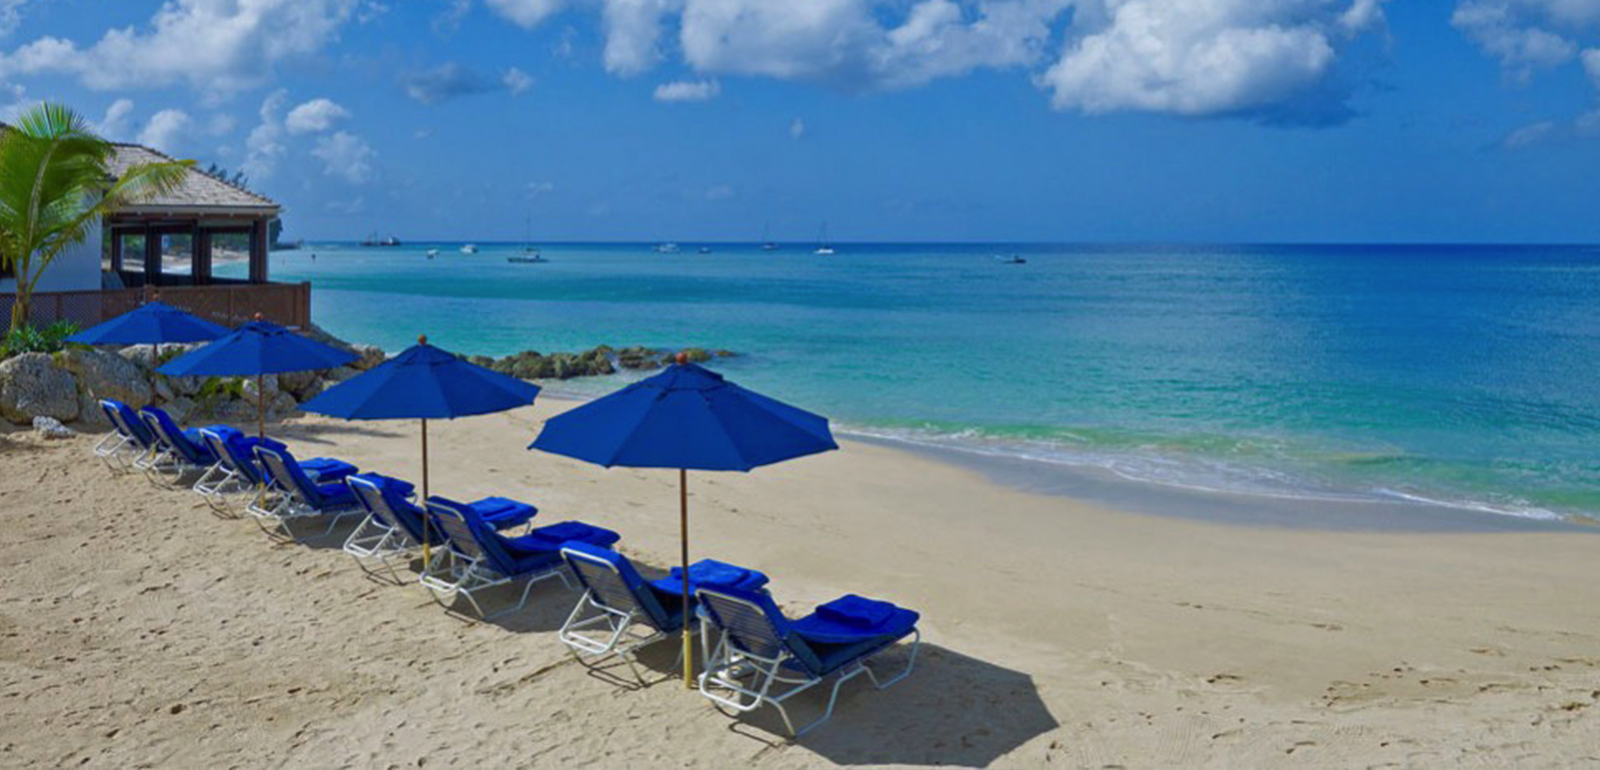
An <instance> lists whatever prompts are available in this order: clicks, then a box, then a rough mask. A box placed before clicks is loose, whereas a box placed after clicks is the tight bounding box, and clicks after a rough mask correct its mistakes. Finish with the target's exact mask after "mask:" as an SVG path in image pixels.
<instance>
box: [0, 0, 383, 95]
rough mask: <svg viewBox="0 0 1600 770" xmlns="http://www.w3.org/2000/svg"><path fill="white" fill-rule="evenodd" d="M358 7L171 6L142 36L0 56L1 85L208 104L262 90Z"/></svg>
mask: <svg viewBox="0 0 1600 770" xmlns="http://www.w3.org/2000/svg"><path fill="white" fill-rule="evenodd" d="M356 1H357V0H168V2H165V3H163V4H162V5H161V7H160V8H159V9H158V10H157V11H156V12H155V15H154V16H153V17H151V19H150V22H149V24H148V25H147V26H146V27H145V28H144V29H138V28H135V27H124V28H121V29H112V30H108V31H107V32H106V33H105V35H104V36H103V37H101V38H100V40H99V41H98V42H96V43H94V44H93V45H91V46H88V47H85V48H79V47H78V46H77V44H75V43H73V42H71V41H68V40H63V39H60V38H56V37H49V36H46V37H41V38H39V39H37V40H34V41H33V42H31V43H28V44H27V45H24V46H22V47H21V48H18V49H17V50H15V51H13V52H12V53H10V54H9V55H4V56H0V77H5V76H13V75H18V74H36V73H58V74H65V75H71V76H75V77H77V78H78V79H79V80H80V81H81V82H82V83H83V84H84V85H85V86H87V87H89V88H93V89H97V90H116V89H127V88H156V87H165V86H170V85H174V84H179V83H184V84H188V85H189V86H191V87H193V88H195V89H197V90H200V91H202V92H203V93H205V94H206V95H207V96H209V97H213V98H219V97H223V96H227V95H228V94H231V93H234V92H237V91H240V90H243V89H247V88H252V87H255V86H259V85H261V84H262V83H264V82H266V81H267V79H268V77H269V76H270V74H271V72H272V69H273V67H274V65H276V64H277V63H278V62H280V61H282V60H285V59H289V58H293V57H297V56H303V55H306V54H311V53H314V52H316V51H318V50H321V49H322V47H323V46H325V45H327V44H328V43H329V42H331V41H332V40H333V39H334V38H335V37H336V36H337V34H338V30H339V28H340V27H341V26H342V25H343V24H344V23H345V21H346V20H347V19H348V18H349V17H350V15H351V11H352V10H353V9H354V8H355V5H356Z"/></svg>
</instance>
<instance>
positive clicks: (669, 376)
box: [529, 363, 839, 471]
mask: <svg viewBox="0 0 1600 770" xmlns="http://www.w3.org/2000/svg"><path fill="white" fill-rule="evenodd" d="M529 448H531V449H540V450H543V451H546V452H552V453H554V454H559V455H566V456H568V457H576V458H578V459H579V460H584V461H587V462H591V463H594V464H596V465H604V466H606V467H607V468H610V467H612V466H617V465H620V466H623V467H628V468H679V469H687V470H705V471H748V470H750V469H751V468H756V467H759V466H762V465H770V464H772V463H776V462H782V461H784V460H788V459H792V458H795V457H801V456H804V455H809V454H816V453H817V452H826V451H828V450H830V449H838V448H839V445H838V444H836V443H834V440H833V434H832V433H831V432H830V431H829V430H828V418H826V417H822V416H820V415H815V414H812V413H810V412H807V411H805V410H803V409H797V408H795V407H792V406H789V405H788V404H785V403H782V402H779V401H774V400H773V399H770V398H767V397H766V396H763V395H761V394H760V393H756V392H754V391H750V390H746V389H744V388H741V387H739V386H738V385H735V384H734V383H731V382H728V381H727V380H725V379H723V378H722V375H720V374H717V373H716V372H713V371H711V370H709V369H706V368H704V367H701V366H699V365H697V364H690V363H679V364H675V365H673V366H670V367H668V368H667V369H666V371H663V372H662V373H660V374H657V375H655V376H653V377H649V378H647V379H644V380H640V381H639V382H636V383H634V384H632V385H629V386H627V387H625V388H623V389H622V390H619V391H617V392H615V393H612V394H610V395H608V396H604V397H602V398H598V399H595V400H594V401H591V402H589V403H587V404H584V405H583V406H580V407H577V408H576V409H572V410H571V411H568V412H566V413H565V414H562V415H559V416H556V417H552V418H550V420H549V421H547V422H546V423H545V425H544V430H543V431H542V432H540V434H539V437H538V438H537V439H535V440H534V442H533V444H531V445H530V446H529Z"/></svg>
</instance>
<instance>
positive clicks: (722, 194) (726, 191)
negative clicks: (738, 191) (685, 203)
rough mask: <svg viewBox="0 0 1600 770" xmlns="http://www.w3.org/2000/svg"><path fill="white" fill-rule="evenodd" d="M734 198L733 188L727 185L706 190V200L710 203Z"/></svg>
mask: <svg viewBox="0 0 1600 770" xmlns="http://www.w3.org/2000/svg"><path fill="white" fill-rule="evenodd" d="M732 197H733V188H732V187H729V186H727V185H725V184H719V185H717V186H715V187H711V188H708V189H707V190H706V200H708V201H725V200H727V199H729V198H732Z"/></svg>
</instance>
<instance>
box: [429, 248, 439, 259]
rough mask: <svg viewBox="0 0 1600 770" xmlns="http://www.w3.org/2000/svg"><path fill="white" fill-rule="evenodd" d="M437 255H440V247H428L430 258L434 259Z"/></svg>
mask: <svg viewBox="0 0 1600 770" xmlns="http://www.w3.org/2000/svg"><path fill="white" fill-rule="evenodd" d="M437 256H439V250H438V249H428V259H433V258H434V257H437Z"/></svg>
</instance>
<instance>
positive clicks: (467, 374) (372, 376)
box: [300, 337, 539, 548]
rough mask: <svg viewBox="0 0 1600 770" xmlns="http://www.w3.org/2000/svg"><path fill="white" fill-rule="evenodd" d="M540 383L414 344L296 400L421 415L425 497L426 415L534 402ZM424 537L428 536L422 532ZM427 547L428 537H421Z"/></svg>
mask: <svg viewBox="0 0 1600 770" xmlns="http://www.w3.org/2000/svg"><path fill="white" fill-rule="evenodd" d="M538 395H539V386H538V385H534V384H533V383H530V382H524V381H522V380H519V379H517V378H515V377H512V376H510V375H505V374H501V373H499V372H496V371H491V370H489V369H485V368H483V367H481V366H478V365H477V364H473V363H470V362H468V361H465V360H463V359H461V358H460V357H458V356H456V355H455V354H453V353H450V352H447V351H444V350H440V349H439V348H436V347H434V346H432V345H429V344H428V338H427V337H419V338H418V339H417V344H416V345H414V346H412V347H409V348H407V349H406V350H405V351H404V352H402V353H401V354H400V355H397V356H395V357H394V358H391V359H389V360H388V361H385V362H383V363H382V364H381V365H379V366H376V367H374V368H373V369H372V370H371V371H369V372H366V373H365V374H362V375H361V376H359V377H352V378H350V379H348V380H346V381H344V382H342V383H339V384H338V385H335V386H334V387H332V388H329V389H327V390H325V391H323V392H322V393H321V394H319V395H318V396H317V397H316V398H313V399H311V400H310V401H307V402H305V403H304V404H301V405H300V408H301V409H303V410H305V411H307V412H316V413H317V414H325V415H328V416H330V417H343V418H345V419H346V420H399V419H420V420H421V421H422V499H424V500H426V499H428V420H430V419H452V418H456V417H470V416H472V415H475V414H490V413H493V412H504V411H506V410H508V409H515V408H517V407H519V406H527V405H528V404H531V403H533V399H534V397H536V396H538ZM424 540H426V538H424ZM423 547H424V548H426V547H427V543H426V542H424V543H423Z"/></svg>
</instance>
